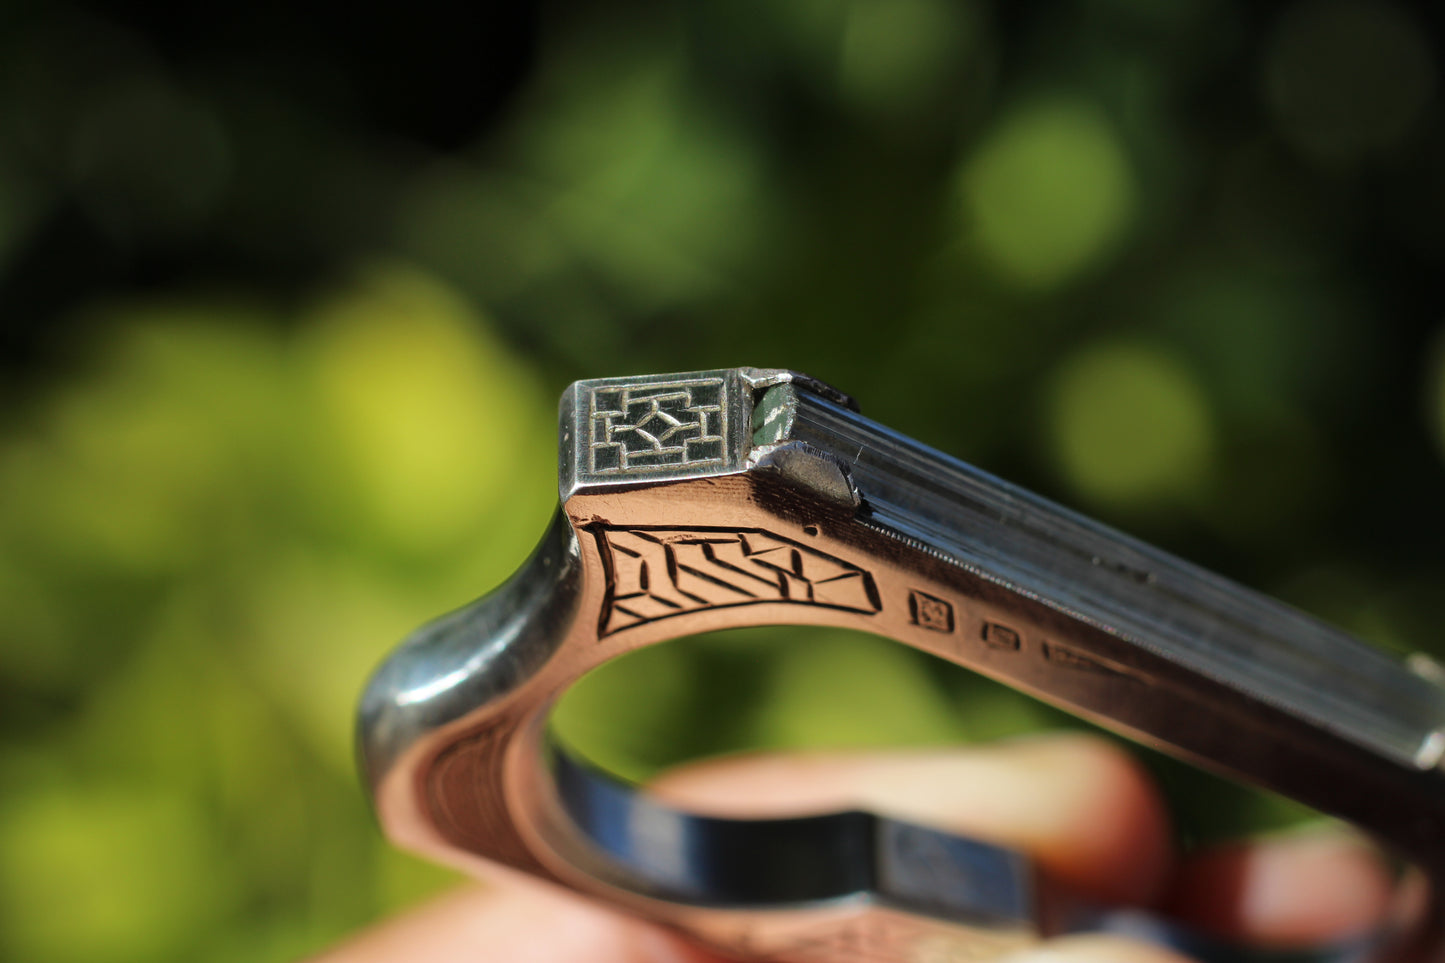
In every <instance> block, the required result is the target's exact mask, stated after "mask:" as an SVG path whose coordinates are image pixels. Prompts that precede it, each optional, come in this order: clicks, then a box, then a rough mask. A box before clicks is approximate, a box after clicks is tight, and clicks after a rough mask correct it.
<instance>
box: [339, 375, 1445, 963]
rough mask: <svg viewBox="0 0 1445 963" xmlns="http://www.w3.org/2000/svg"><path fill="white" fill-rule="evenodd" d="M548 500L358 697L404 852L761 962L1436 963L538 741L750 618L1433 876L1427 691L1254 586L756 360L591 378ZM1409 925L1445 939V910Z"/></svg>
mask: <svg viewBox="0 0 1445 963" xmlns="http://www.w3.org/2000/svg"><path fill="white" fill-rule="evenodd" d="M560 421H561V426H560V430H561V446H560V448H561V451H560V459H559V460H560V472H559V486H560V508H559V511H558V513H557V516H556V519H555V520H554V523H553V524H552V526H551V528H550V529H549V530H548V532H547V533H546V535H545V536H544V537H543V539H542V542H541V543H540V545H539V546H538V548H537V549H536V551H535V552H534V553H533V555H532V556H531V558H530V559H529V560H528V561H527V562H526V563H525V564H524V565H523V566H522V568H521V569H520V570H519V571H518V572H517V573H516V575H514V576H513V577H512V578H511V579H510V580H509V581H508V582H507V583H506V584H505V585H503V586H502V587H501V588H499V589H497V590H496V591H495V592H493V593H492V594H490V595H488V596H486V597H484V598H482V599H480V600H478V601H477V602H475V603H473V604H472V605H470V606H468V607H466V608H463V609H461V610H459V611H457V612H454V613H452V614H450V615H448V616H445V617H443V618H441V619H440V620H438V621H437V622H435V623H433V624H431V625H429V626H427V627H425V628H424V629H422V630H421V631H419V632H418V633H417V634H416V635H414V636H413V637H412V638H410V639H409V640H407V641H406V642H405V643H404V644H403V645H402V646H401V647H400V648H399V649H398V650H397V651H396V652H395V653H394V654H393V655H392V656H391V657H390V658H389V659H388V660H387V661H386V662H385V663H384V664H383V665H382V667H381V668H380V669H379V670H378V671H377V673H376V674H375V676H374V677H373V679H372V680H371V682H370V684H369V686H368V688H367V690H366V693H365V695H364V697H363V700H362V705H361V713H360V729H359V737H360V740H359V741H360V746H361V756H362V763H363V767H364V769H365V772H366V777H367V780H368V785H369V786H370V789H371V792H372V795H373V799H374V802H375V806H376V811H377V813H378V815H379V818H380V821H381V823H382V825H383V827H384V829H385V831H386V832H387V833H388V834H389V835H390V837H391V838H392V839H393V840H395V841H396V842H397V843H398V844H399V845H401V846H404V847H406V848H408V849H411V850H414V851H416V852H418V853H421V854H424V855H426V856H429V857H431V858H433V859H436V860H439V861H442V862H445V863H448V864H451V865H454V866H457V867H460V868H462V869H468V868H477V867H481V866H483V865H484V864H486V863H488V862H494V863H501V864H505V865H507V866H510V867H513V868H515V869H519V870H522V871H524V872H527V873H531V874H533V875H535V876H537V877H540V878H542V879H546V880H550V881H553V882H556V883H559V884H561V885H564V886H567V887H570V888H572V889H574V890H576V891H578V892H580V893H583V894H585V895H587V896H589V897H592V898H595V899H599V900H602V901H604V902H606V903H609V904H611V905H613V906H616V907H618V908H620V909H622V910H625V911H627V912H630V913H633V914H636V915H639V916H642V917H645V918H647V919H650V920H654V921H657V922H659V923H662V924H664V925H667V926H669V927H672V928H675V929H679V930H682V931H684V932H686V933H688V934H689V935H691V936H692V937H693V938H695V939H696V940H698V941H700V942H702V943H704V944H707V945H709V946H712V947H714V948H716V949H718V950H720V951H722V952H725V953H731V954H734V955H737V956H741V957H744V958H759V959H770V960H779V961H799V963H803V961H811V960H832V959H844V958H846V959H854V958H856V959H860V960H861V959H867V960H876V961H899V963H903V961H910V963H933V961H937V963H943V961H963V960H987V959H991V958H994V957H996V956H999V955H1002V954H1004V953H1008V952H1013V951H1016V950H1018V949H1021V948H1023V947H1026V946H1028V945H1030V944H1032V943H1034V942H1037V941H1039V940H1042V939H1047V938H1049V937H1050V936H1053V935H1057V934H1060V933H1067V932H1078V931H1109V932H1123V933H1128V934H1131V935H1135V936H1139V937H1141V938H1145V939H1150V940H1153V941H1155V942H1159V943H1162V944H1165V945H1168V946H1171V947H1174V948H1177V949H1181V950H1183V951H1185V952H1187V953H1189V954H1192V955H1193V956H1194V957H1195V958H1196V959H1198V960H1201V961H1210V963H1215V961H1219V963H1223V961H1258V963H1264V961H1278V963H1284V961H1306V960H1308V961H1311V963H1317V961H1326V960H1329V961H1340V963H1344V961H1365V960H1383V959H1392V960H1393V959H1405V958H1406V957H1405V954H1406V953H1409V954H1411V956H1410V958H1411V959H1422V960H1423V959H1436V958H1442V957H1438V956H1436V955H1434V954H1438V953H1440V952H1441V951H1440V950H1439V949H1438V946H1439V944H1438V943H1431V944H1430V945H1431V946H1434V947H1436V948H1435V949H1434V950H1428V949H1421V948H1420V947H1421V946H1422V945H1423V944H1422V943H1421V942H1419V941H1420V940H1422V939H1433V938H1429V937H1420V936H1419V935H1418V934H1417V933H1413V934H1412V935H1411V936H1410V937H1409V938H1410V940H1411V941H1412V948H1411V949H1409V950H1406V949H1404V948H1403V945H1402V941H1403V940H1404V939H1405V938H1406V936H1405V930H1406V929H1411V930H1415V929H1418V927H1416V925H1415V923H1416V922H1417V921H1409V922H1408V925H1407V921H1403V920H1402V921H1400V922H1399V924H1398V925H1397V926H1392V927H1389V928H1387V929H1385V930H1382V931H1381V932H1379V933H1376V934H1372V935H1371V936H1370V937H1369V938H1368V939H1364V940H1361V941H1358V942H1356V943H1352V944H1350V945H1342V946H1329V947H1308V948H1301V949H1300V950H1299V951H1297V952H1290V953H1282V952H1278V951H1276V952H1269V951H1264V950H1259V949H1253V948H1249V947H1244V946H1238V945H1232V944H1228V943H1225V942H1221V941H1218V940H1214V939H1210V938H1208V937H1205V936H1203V935H1201V934H1198V933H1192V932H1190V931H1188V930H1187V929H1185V928H1184V927H1181V926H1179V925H1176V924H1173V923H1170V922H1168V921H1166V920H1162V919H1158V918H1153V917H1149V916H1147V915H1145V914H1143V913H1140V912H1138V911H1132V910H1128V909H1123V908H1107V907H1095V906H1089V905H1086V904H1085V903H1083V902H1081V901H1079V900H1076V899H1072V898H1070V896H1069V895H1068V894H1067V893H1060V892H1057V891H1056V890H1055V889H1054V888H1053V887H1051V886H1050V884H1048V883H1047V882H1046V881H1045V880H1043V879H1041V878H1040V877H1039V875H1038V874H1037V873H1036V872H1035V870H1034V868H1033V866H1032V865H1031V863H1030V862H1029V860H1028V859H1027V858H1026V857H1025V856H1023V855H1022V854H1020V853H1016V852H1013V851H1010V850H1008V849H1005V848H1002V847H999V846H995V845H992V844H989V843H986V842H983V841H979V840H972V839H966V838H963V837H959V836H955V835H951V834H948V833H943V832H939V831H937V830H934V829H929V828H927V827H923V826H917V825H912V824H909V823H906V822H901V821H898V820H895V819H890V818H887V817H884V816H881V815H876V814H872V813H865V812H838V813H826V814H819V815H817V816H810V817H804V818H791V819H775V820H734V819H722V818H717V817H710V816H701V815H694V814H689V813H684V812H679V811H676V810H673V809H670V808H668V807H666V806H663V805H661V804H660V803H658V802H657V801H655V800H652V799H650V798H649V797H648V796H646V794H644V793H641V792H639V791H637V790H635V789H634V788H633V787H630V786H627V785H625V784H623V783H621V782H619V781H617V780H614V779H612V778H611V777H609V776H606V775H605V774H602V773H599V772H597V771H595V770H593V769H592V768H590V767H589V766H587V765H586V764H585V763H583V762H580V761H578V760H575V759H573V758H571V757H570V756H568V755H567V754H566V753H565V752H564V751H561V750H560V749H558V748H557V747H555V746H552V745H550V744H549V742H548V739H547V737H546V720H547V717H548V714H549V712H550V709H551V707H552V705H553V704H554V702H555V701H556V699H557V698H558V697H559V696H560V695H561V694H562V693H563V692H564V691H566V689H567V688H568V687H569V686H570V685H571V684H572V683H573V682H574V681H576V680H577V679H578V678H580V677H581V676H582V675H583V674H585V673H586V672H587V671H589V670H591V669H592V668H594V667H596V666H598V665H600V664H602V663H604V662H606V661H608V660H610V659H612V658H615V657H617V656H619V655H621V654H623V653H626V652H629V651H632V650H634V649H637V648H640V647H642V646H645V645H651V644H654V643H657V642H661V641H665V640H668V639H673V638H678V637H681V636H687V635H693V634H698V633H703V632H709V631H714V630H716V629H720V628H732V627H737V626H749V625H774V624H812V625H827V626H838V627H845V628H852V629H861V630H864V631H867V632H871V633H874V634H877V635H883V636H887V637H890V638H892V639H896V640H897V641H899V642H902V643H904V644H906V645H911V646H914V647H915V648H918V649H921V650H923V651H926V652H929V653H932V654H934V655H937V656H940V657H942V658H944V659H947V660H949V661H951V662H954V663H957V664H959V665H963V666H966V667H968V668H970V669H973V670H975V671H977V672H981V673H983V674H984V675H987V676H990V677H992V678H994V679H998V680H1000V681H1003V682H1005V683H1007V684H1009V685H1012V686H1014V687H1015V688H1018V689H1020V690H1022V691H1024V692H1026V693H1029V694H1031V695H1034V696H1037V697H1039V698H1041V699H1044V700H1046V701H1048V702H1050V703H1053V704H1055V705H1058V706H1061V707H1062V708H1065V709H1067V710H1068V711H1070V712H1073V713H1075V714H1077V715H1079V716H1082V717H1084V718H1087V719H1090V720H1093V721H1095V722H1098V723H1100V724H1102V725H1104V726H1107V727H1109V728H1111V729H1113V730H1114V731H1117V732H1119V733H1121V734H1123V735H1125V736H1128V737H1130V738H1133V739H1135V740H1138V741H1140V742H1143V743H1146V744H1148V745H1151V746H1155V747H1158V748H1162V749H1164V750H1165V751H1167V752H1170V753H1172V754H1174V755H1176V756H1179V757H1181V758H1184V759H1186V760H1189V761H1192V762H1196V763H1200V764H1203V765H1206V766H1208V767H1210V768H1212V769H1215V770H1220V771H1223V772H1226V773H1228V774H1230V775H1232V776H1234V777H1236V778H1238V779H1240V780H1243V781H1245V782H1249V783H1253V784H1255V785H1258V786H1262V787H1264V788H1267V789H1270V790H1273V791H1275V792H1279V793H1282V794H1284V795H1286V796H1289V797H1292V798H1294V799H1296V800H1298V801H1300V802H1303V803H1305V804H1307V805H1309V806H1311V807H1313V808H1315V809H1318V810H1320V811H1322V812H1324V813H1328V814H1331V815H1334V816H1337V817H1340V818H1342V819H1345V820H1347V821H1349V822H1352V823H1354V824H1355V825H1357V826H1359V827H1361V828H1363V829H1364V830H1366V831H1368V832H1369V833H1371V834H1372V835H1374V836H1375V837H1376V838H1377V839H1378V840H1379V841H1380V842H1381V844H1382V845H1383V846H1385V847H1386V848H1387V849H1389V850H1391V851H1392V852H1393V853H1395V854H1396V855H1397V856H1399V857H1401V858H1402V859H1403V860H1405V861H1407V862H1409V863H1413V864H1414V865H1416V866H1418V867H1419V868H1420V869H1421V870H1423V871H1424V873H1426V874H1428V875H1429V877H1430V878H1431V879H1433V880H1435V881H1436V883H1437V885H1435V886H1434V887H1432V888H1433V889H1434V890H1435V891H1436V892H1439V891H1440V890H1441V887H1440V885H1438V884H1439V883H1440V882H1441V881H1445V771H1442V758H1445V688H1442V686H1441V685H1440V684H1439V681H1438V679H1437V678H1432V675H1433V673H1432V672H1431V671H1430V670H1429V665H1428V663H1420V664H1421V665H1425V666H1426V668H1425V670H1423V671H1416V670H1412V669H1411V668H1410V667H1407V666H1405V665H1401V664H1399V663H1397V662H1395V661H1394V660H1392V659H1390V658H1388V657H1386V656H1384V655H1382V654H1381V653H1379V652H1377V651H1376V650H1374V649H1372V648H1370V647H1369V646H1367V645H1365V644H1364V643H1362V642H1360V641H1358V640H1356V639H1354V638H1352V637H1350V636H1348V635H1345V634H1344V633H1342V632H1340V631H1339V630H1337V629H1335V628H1332V627H1330V626H1328V625H1326V624H1324V623H1322V622H1319V621H1317V620H1315V619H1313V618H1310V617H1309V616H1306V615H1304V614H1302V613H1300V612H1297V611H1295V610H1293V609H1290V608H1288V607H1287V606H1284V605H1283V604H1281V603H1279V602H1276V601H1274V600H1272V599H1269V598H1266V597H1265V596H1263V595H1260V594H1258V593H1255V592H1252V591H1250V590H1248V589H1245V588H1242V587H1240V586H1238V585H1235V584H1233V583H1231V582H1228V581H1226V580H1224V579H1222V578H1220V577H1218V576H1215V575H1212V574H1210V573H1208V572H1205V571H1203V570H1201V569H1199V568H1197V567H1195V566H1192V565H1190V564H1188V563H1186V562H1183V561H1180V560H1179V559H1177V558H1174V557H1172V556H1170V555H1167V554H1165V553H1163V552H1161V551H1159V550H1157V549H1154V548H1152V547H1150V546H1148V545H1145V544H1143V543H1141V542H1138V541H1136V540H1134V539H1131V538H1129V537H1127V536H1124V535H1121V534H1119V533H1118V532H1115V531H1112V530H1110V529H1108V528H1106V527H1104V526H1101V525H1099V524H1097V523H1095V522H1092V521H1090V520H1088V519H1086V518H1083V517H1081V516H1079V515H1077V514H1075V513H1072V512H1070V511H1068V510H1066V509H1063V508H1061V507H1059V506H1057V505H1054V504H1052V503H1050V502H1048V501H1045V500H1044V499H1041V498H1039V497H1038V496H1035V495H1033V494H1030V493H1029V492H1026V491H1024V490H1022V489H1020V488H1018V487H1016V486H1013V485H1010V484H1008V483H1006V482H1003V481H1000V480H999V479H996V478H993V477H992V476H989V475H987V474H985V473H983V472H981V471H979V470H977V469H975V468H972V467H970V466H968V465H966V464H964V463H962V462H960V461H958V460H956V459H953V458H950V457H948V456H946V455H943V454H940V453H938V452H936V451H933V450H931V449H928V448H926V447H925V446H923V445H921V444H919V443H918V442H916V441H913V440H911V439H909V438H906V437H904V436H903V435H900V434H898V433H897V432H894V431H892V430H890V429H888V428H886V427H884V426H882V425H879V424H877V423H875V422H872V421H869V420H868V419H866V418H864V417H863V416H862V415H860V414H859V413H858V411H857V408H856V406H855V405H854V404H853V402H852V401H851V399H849V398H848V397H847V396H845V395H843V394H842V393H840V392H838V391H837V390H835V389H833V388H831V387H829V386H827V385H824V384H822V383H820V382H818V381H816V380H813V379H810V378H807V377H805V376H803V375H799V374H796V373H794V372H789V371H781V370H762V369H753V368H739V369H726V370H717V371H704V372H695V373H689V374H678V375H657V376H645V377H634V378H610V379H602V380H595V381H582V382H578V383H576V384H574V385H573V386H572V387H571V388H570V389H568V391H567V392H566V393H565V395H564V396H563V399H562V404H561V419H560ZM1425 912H1426V916H1427V917H1428V919H1427V920H1426V921H1425V928H1426V929H1429V930H1432V931H1433V930H1437V929H1440V928H1442V923H1441V921H1442V919H1445V914H1442V912H1441V910H1440V909H1439V908H1438V904H1436V907H1435V908H1433V909H1427V910H1426V911H1425ZM1414 954H1422V955H1418V956H1417V955H1414ZM1424 954H1430V955H1424Z"/></svg>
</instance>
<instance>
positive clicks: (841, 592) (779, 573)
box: [593, 526, 881, 635]
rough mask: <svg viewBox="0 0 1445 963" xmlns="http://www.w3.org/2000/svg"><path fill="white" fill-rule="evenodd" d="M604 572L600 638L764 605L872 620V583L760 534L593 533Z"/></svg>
mask: <svg viewBox="0 0 1445 963" xmlns="http://www.w3.org/2000/svg"><path fill="white" fill-rule="evenodd" d="M593 532H594V534H595V535H596V538H597V547H598V550H599V551H600V552H601V554H602V561H603V564H604V565H605V566H606V569H607V595H606V598H605V600H604V602H603V606H602V621H601V625H600V627H599V632H600V634H601V635H610V634H611V633H613V632H616V631H618V630H620V629H625V628H630V627H631V626H634V625H641V624H643V623H645V622H655V621H657V620H658V619H665V618H668V617H669V616H673V615H682V614H684V613H687V612H698V611H701V610H703V609H712V608H723V607H726V606H735V605H756V604H758V603H762V602H791V603H796V604H800V605H819V606H825V607H827V608H834V609H846V610H848V611H852V612H863V613H866V614H872V613H874V612H877V611H878V610H879V608H880V607H881V603H880V602H879V599H878V590H877V588H876V587H875V586H874V584H873V577H872V576H871V575H870V574H869V573H867V572H865V571H864V570H863V569H861V568H859V567H858V566H856V565H853V564H850V563H848V562H845V561H843V560H842V559H838V558H834V557H833V556H831V555H828V554H825V553H823V552H820V551H818V550H817V549H813V548H809V547H807V546H805V545H801V544H799V543H798V542H794V541H792V540H791V539H786V538H783V537H782V536H779V535H774V534H772V533H771V532H765V531H762V530H760V529H678V528H609V527H606V526H598V527H597V528H594V529H593Z"/></svg>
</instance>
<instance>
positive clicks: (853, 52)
mask: <svg viewBox="0 0 1445 963" xmlns="http://www.w3.org/2000/svg"><path fill="white" fill-rule="evenodd" d="M971 14H972V7H971V6H970V5H969V4H964V3H957V2H954V0H947V2H944V0H854V2H852V3H851V4H849V5H848V16H847V22H846V25H845V27H844V31H843V51H842V57H841V58H840V62H839V84H840V86H841V88H842V91H843V93H844V95H845V96H846V97H847V98H848V99H849V100H851V101H853V102H854V103H856V104H858V105H859V106H861V107H864V108H865V109H868V110H870V111H875V112H878V113H880V114H886V113H887V112H889V111H905V112H906V111H909V110H911V109H912V108H913V107H914V106H915V105H916V104H918V103H919V102H920V101H923V100H925V99H927V97H928V95H929V94H930V93H931V92H932V91H934V90H935V88H936V85H937V84H938V82H939V80H940V79H941V78H942V77H943V75H944V74H945V72H946V71H947V70H948V69H949V68H950V67H952V66H953V65H954V64H955V63H956V62H957V60H958V59H960V57H961V56H962V55H964V53H965V52H964V51H962V50H960V48H961V47H966V46H967V45H968V44H969V41H970V40H971V39H972V34H973V32H974V31H973V24H972V23H970V22H969V20H968V18H969V16H970V15H971Z"/></svg>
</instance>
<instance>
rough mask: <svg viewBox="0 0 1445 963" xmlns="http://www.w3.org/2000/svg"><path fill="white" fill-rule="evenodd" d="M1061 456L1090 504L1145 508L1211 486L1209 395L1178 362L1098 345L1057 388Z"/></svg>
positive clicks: (1054, 407)
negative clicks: (1091, 502) (1208, 483)
mask: <svg viewBox="0 0 1445 963" xmlns="http://www.w3.org/2000/svg"><path fill="white" fill-rule="evenodd" d="M1052 387H1053V390H1052V396H1051V408H1050V411H1049V416H1050V420H1051V426H1050V427H1051V428H1052V432H1053V439H1054V451H1055V457H1056V459H1057V461H1058V464H1059V467H1060V469H1061V470H1062V472H1063V474H1064V475H1065V477H1066V478H1067V479H1068V481H1069V483H1070V484H1071V485H1072V486H1073V487H1074V489H1075V490H1077V491H1078V492H1079V493H1080V494H1081V495H1083V496H1085V497H1086V498H1088V499H1089V500H1091V501H1095V502H1100V503H1105V504H1108V505H1109V506H1111V507H1113V506H1118V507H1140V506H1144V505H1149V504H1154V503H1159V502H1177V501H1181V500H1186V499H1188V498H1190V497H1192V496H1193V495H1194V494H1196V493H1198V492H1200V491H1201V490H1202V489H1203V488H1204V487H1205V485H1206V482H1207V476H1208V472H1209V470H1210V465H1211V460H1212V454H1213V449H1214V426H1213V423H1212V419H1211V416H1210V411H1209V407H1208V404H1207V402H1206V399H1205V397H1204V395H1203V392H1202V391H1201V390H1200V388H1199V387H1198V385H1197V383H1196V382H1195V380H1194V378H1193V376H1192V375H1191V373H1190V372H1189V371H1188V370H1186V369H1185V368H1184V367H1183V366H1182V365H1180V364H1179V363H1178V362H1177V361H1175V360H1174V359H1173V358H1172V357H1170V356H1169V355H1167V354H1164V353H1162V352H1159V351H1156V350H1154V349H1152V348H1148V347H1145V346H1142V345H1134V344H1116V345H1110V346H1103V347H1097V348H1092V349H1089V350H1087V351H1085V352H1084V353H1082V354H1079V355H1077V356H1075V357H1074V358H1072V359H1070V360H1069V361H1067V362H1066V363H1065V364H1064V366H1063V368H1062V369H1061V370H1060V371H1059V372H1058V374H1057V376H1056V378H1055V381H1054V384H1053V386H1052Z"/></svg>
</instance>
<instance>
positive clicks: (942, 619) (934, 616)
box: [908, 589, 953, 632]
mask: <svg viewBox="0 0 1445 963" xmlns="http://www.w3.org/2000/svg"><path fill="white" fill-rule="evenodd" d="M908 613H909V615H910V616H912V618H913V624H914V625H916V626H918V627H919V628H923V629H928V630H930V631H933V632H952V631H953V606H952V605H950V604H949V603H947V602H945V601H944V600H943V599H940V598H934V597H933V596H932V595H929V594H928V593H927V592H920V591H918V590H917V589H914V590H913V591H912V592H910V593H909V595H908Z"/></svg>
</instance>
